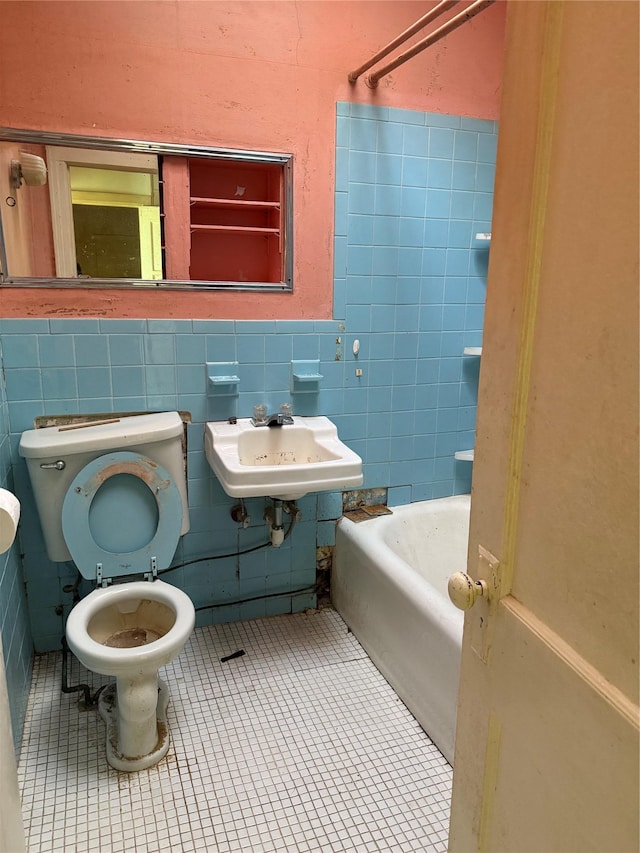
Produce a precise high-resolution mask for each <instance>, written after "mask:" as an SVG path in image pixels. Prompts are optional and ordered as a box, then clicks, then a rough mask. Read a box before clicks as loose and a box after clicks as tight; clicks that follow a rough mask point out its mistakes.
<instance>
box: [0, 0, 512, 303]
mask: <svg viewBox="0 0 640 853" xmlns="http://www.w3.org/2000/svg"><path fill="white" fill-rule="evenodd" d="M432 5H434V4H432V3H425V2H405V0H389V2H382V0H380V2H378V0H372V2H369V0H356V2H342V0H324V1H319V2H316V0H303V2H289V0H276V2H268V0H264V1H263V2H259V1H258V2H255V1H254V0H247V2H242V0H230V2H227V0H200V2H198V0H195V2H192V0H171V2H168V1H167V2H164V0H146V2H129V1H128V0H122V2H117V3H114V2H102V0H90V1H89V0H77V2H62V1H61V2H55V3H52V2H49V0H45V2H40V0H33V2H29V3H25V2H14V0H11V1H10V2H4V0H3V2H0V15H1V19H2V28H1V29H0V124H2V125H5V126H11V127H17V128H28V129H33V130H46V131H55V132H61V133H74V134H82V135H96V136H111V137H116V138H133V139H148V140H152V141H158V142H163V141H169V142H178V143H192V144H204V145H213V146H224V147H228V148H241V149H242V148H248V149H260V150H266V151H276V152H280V151H283V152H290V153H292V154H293V155H294V182H295V184H294V214H295V226H294V229H295V237H294V259H295V268H294V292H293V293H290V294H279V293H278V294H266V293H265V294H252V293H235V294H233V293H231V294H229V293H219V292H203V291H197V292H195V291H192V292H189V291H185V292H176V291H165V292H163V293H159V292H158V291H157V290H152V291H148V290H144V291H142V290H141V291H131V290H127V291H124V290H89V289H87V288H84V289H83V288H81V287H78V288H77V289H76V288H73V289H63V288H59V289H47V290H43V289H29V288H24V289H22V288H15V287H6V288H5V287H3V288H2V300H1V303H0V312H1V314H2V316H4V317H47V316H57V317H64V316H69V317H73V316H84V317H140V318H171V317H180V318H182V317H184V318H189V317H192V318H222V319H225V318H235V319H273V318H279V319H297V318H300V319H312V318H314V319H327V318H330V317H331V313H332V304H331V303H332V285H333V275H332V270H333V212H334V167H335V112H336V110H335V105H336V101H356V102H361V103H367V104H378V105H380V106H387V107H388V106H392V107H397V108H404V109H413V110H423V111H429V112H436V113H437V112H440V113H451V114H456V115H462V116H470V117H475V118H487V119H495V118H497V117H498V105H499V98H500V82H501V76H502V47H503V36H504V17H505V5H506V4H505V3H504V2H497V3H496V4H495V5H494V6H492V7H490V8H489V9H487V10H486V11H484V12H483V13H482V14H481V15H479V16H478V17H476V18H474V19H473V20H472V21H470V22H469V23H467V24H465V25H464V26H463V27H461V28H460V29H458V30H457V31H456V32H454V33H452V34H451V35H449V36H447V37H446V38H445V39H443V40H442V41H441V42H439V43H438V44H436V45H435V46H434V47H432V48H430V49H428V50H427V51H425V52H424V53H422V54H420V55H419V56H417V57H415V58H414V59H412V60H410V61H409V62H407V63H406V64H405V65H403V66H401V67H400V68H398V69H396V70H395V71H394V72H393V73H392V74H390V75H389V76H388V77H386V78H383V80H382V81H381V83H380V86H379V87H378V89H377V90H371V89H369V88H368V87H367V86H366V85H365V83H364V81H363V80H362V78H361V79H360V80H359V81H358V82H357V83H356V84H355V85H353V86H352V85H350V84H349V83H348V82H347V73H348V71H349V70H351V69H353V68H354V67H357V66H359V65H360V64H361V63H362V62H364V61H365V60H366V59H367V58H368V57H369V56H370V55H372V54H373V53H375V52H376V51H377V50H378V49H379V48H380V47H381V46H382V45H384V44H386V43H387V42H388V41H390V40H391V39H392V38H394V37H395V36H396V35H398V34H399V33H400V32H402V31H403V30H404V29H406V28H407V27H408V26H409V25H410V24H412V23H413V22H414V21H416V20H417V19H418V18H419V17H421V16H422V15H423V14H424V13H425V12H426V11H427V10H428V9H429V8H430V7H431V6H432ZM433 26H434V25H431V27H430V29H431V28H433ZM422 35H423V34H419V35H418V36H414V37H413V38H412V39H411V40H409V42H408V43H407V44H408V45H410V44H412V43H413V42H415V41H417V40H418V39H419V38H420V37H421V36H422ZM34 60H36V61H34Z"/></svg>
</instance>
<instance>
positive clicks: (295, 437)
mask: <svg viewBox="0 0 640 853" xmlns="http://www.w3.org/2000/svg"><path fill="white" fill-rule="evenodd" d="M204 450H205V454H206V457H207V459H208V461H209V465H211V468H212V469H213V472H214V473H215V475H216V477H217V478H218V480H220V484H221V485H222V488H223V489H224V490H225V492H226V493H227V494H228V495H230V496H231V497H233V498H251V497H271V498H280V499H281V500H289V501H290V500H296V499H297V498H301V497H302V496H303V495H306V494H307V492H323V491H339V490H341V489H354V488H357V487H358V486H361V485H362V459H360V457H359V456H358V455H357V453H354V452H353V451H352V450H350V449H349V448H348V447H347V446H346V444H343V443H342V442H341V441H340V439H339V438H338V430H337V429H336V427H335V424H333V423H332V422H331V421H330V420H329V419H328V418H325V417H315V418H300V417H294V418H293V424H285V425H284V426H274V427H267V426H258V427H256V426H253V424H252V423H251V419H250V418H239V419H238V421H237V422H236V423H235V424H230V423H228V422H227V421H210V422H209V423H207V424H205V430H204Z"/></svg>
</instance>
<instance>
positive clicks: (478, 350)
mask: <svg viewBox="0 0 640 853" xmlns="http://www.w3.org/2000/svg"><path fill="white" fill-rule="evenodd" d="M462 354H463V355H482V347H465V348H464V349H463V350H462Z"/></svg>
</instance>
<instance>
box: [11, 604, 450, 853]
mask: <svg viewBox="0 0 640 853" xmlns="http://www.w3.org/2000/svg"><path fill="white" fill-rule="evenodd" d="M239 649H243V650H244V651H245V654H244V655H243V656H242V657H237V658H234V659H232V660H229V661H228V662H226V663H222V662H221V661H220V658H221V657H224V656H225V655H228V654H231V653H233V652H234V651H237V650H239ZM69 663H70V666H69V683H70V684H77V683H79V682H81V681H87V682H88V683H89V684H90V685H91V689H92V691H93V690H95V689H96V688H97V687H98V686H99V685H100V684H102V683H106V682H108V681H109V679H107V678H103V679H101V678H100V676H96V675H94V674H93V673H88V672H87V671H86V670H84V668H83V667H81V666H80V664H78V663H77V661H75V659H73V657H72V656H71V655H70V660H69ZM161 675H162V677H163V678H164V680H165V681H166V682H167V684H168V685H169V689H170V691H171V694H172V699H171V703H170V705H169V727H170V732H171V736H172V742H171V747H170V749H169V754H168V755H167V757H166V758H165V759H164V760H163V761H162V762H160V763H159V764H158V765H156V766H155V767H152V768H149V769H148V770H145V771H142V772H140V773H135V774H127V773H118V772H117V771H115V770H113V769H112V768H110V767H109V766H108V765H107V763H106V759H105V745H104V737H105V735H104V731H105V730H104V724H103V723H102V721H101V719H100V718H99V715H98V714H97V713H96V712H95V711H81V710H80V709H79V707H78V704H77V696H78V694H67V695H65V694H63V693H62V692H61V690H60V679H61V655H60V653H50V654H46V655H39V656H37V658H36V662H35V665H34V676H33V683H32V688H31V692H30V697H29V704H28V708H27V714H26V720H25V728H24V735H23V741H22V751H21V756H20V762H19V768H18V775H19V780H20V785H21V790H22V802H23V816H24V821H25V829H26V834H27V841H28V850H29V851H30V853H54V851H55V853H58V851H65V853H66V851H70V850H73V851H75V853H83V851H87V853H89V851H90V853H124V851H126V853H152V851H160V850H162V851H180V853H182V851H185V853H186V851H198V853H199V851H207V853H235V851H241V852H242V853H271V851H285V853H316V851H318V853H340V852H341V851H345V853H346V851H349V852H350V853H374V851H375V853H379V851H395V853H414V852H415V853H418V851H419V853H431V851H433V853H437V851H445V850H446V847H447V834H448V823H449V803H450V797H451V775H452V771H451V767H450V766H449V765H448V764H447V762H446V760H445V759H444V758H443V756H442V755H441V754H440V752H439V751H438V749H437V748H436V747H435V746H434V744H433V743H432V742H431V740H430V739H429V737H428V736H427V735H426V734H425V732H424V731H423V730H422V729H421V728H420V726H419V725H418V723H417V722H416V721H415V719H414V718H413V717H412V715H411V714H410V713H409V711H408V710H407V709H406V707H405V706H404V705H403V704H402V702H401V701H400V700H399V699H398V697H397V696H396V694H395V693H394V692H393V690H392V689H391V687H390V686H389V685H388V684H387V682H386V681H385V680H384V678H383V677H382V675H380V673H379V672H378V671H377V670H376V669H375V667H374V665H373V664H372V663H371V661H370V660H369V658H368V657H367V655H366V653H365V652H364V650H363V649H362V647H361V646H360V645H359V643H358V642H357V640H356V639H355V637H354V636H353V635H352V634H351V633H350V632H349V631H348V629H347V627H346V625H345V624H344V622H343V621H342V620H341V619H340V617H339V615H338V614H337V613H336V612H335V611H333V610H331V609H329V608H328V609H323V610H320V611H312V612H309V613H300V614H295V615H292V616H274V617H268V618H265V619H257V620H251V621H247V622H236V623H229V624H226V625H217V626H209V627H206V628H197V629H196V630H195V631H194V633H193V635H192V637H191V639H190V641H189V643H188V644H187V646H186V647H185V649H184V651H183V653H182V655H180V657H179V658H177V659H176V660H175V661H173V663H172V664H171V665H169V666H168V667H165V668H164V669H163V671H162V672H161ZM187 685H188V686H189V689H188V692H187V689H186V686H187Z"/></svg>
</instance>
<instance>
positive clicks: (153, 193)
mask: <svg viewBox="0 0 640 853" xmlns="http://www.w3.org/2000/svg"><path fill="white" fill-rule="evenodd" d="M21 162H24V163H27V164H31V163H32V162H40V163H42V167H41V168H40V169H39V171H38V178H37V180H38V183H37V184H36V181H35V180H29V171H28V169H27V168H26V167H25V168H24V169H23V171H24V174H22V172H21V169H20V163H21ZM45 167H46V176H45V177H44V179H43V175H42V173H43V171H44V168H45ZM291 180H292V156H291V155H289V154H270V153H266V152H256V151H237V150H231V149H221V148H209V147H205V146H187V145H169V144H156V143H150V142H137V141H131V140H115V139H105V138H98V137H80V136H70V135H62V134H48V133H38V132H34V131H23V130H14V129H11V128H0V198H1V199H2V200H3V202H1V203H0V204H1V207H0V266H1V271H2V279H1V280H2V283H4V284H11V285H12V286H20V285H24V286H44V287H46V286H56V287H59V286H63V287H74V286H75V287H77V286H81V287H96V286H98V287H134V288H135V287H145V286H146V287H149V286H151V287H160V286H162V287H180V288H184V287H197V288H202V287H209V288H214V289H225V290H228V289H239V290H268V291H278V292H282V291H287V290H292V251H291V249H292V222H293V215H292V185H291Z"/></svg>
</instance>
